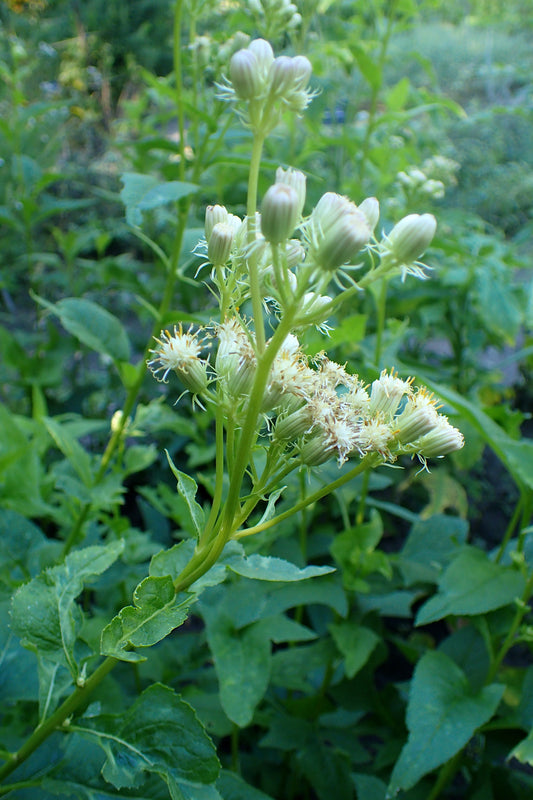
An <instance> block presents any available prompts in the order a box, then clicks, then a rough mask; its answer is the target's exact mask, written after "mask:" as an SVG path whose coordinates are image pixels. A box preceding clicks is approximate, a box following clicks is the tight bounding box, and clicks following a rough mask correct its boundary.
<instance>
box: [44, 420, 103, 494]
mask: <svg viewBox="0 0 533 800" xmlns="http://www.w3.org/2000/svg"><path fill="white" fill-rule="evenodd" d="M42 421H43V424H44V425H45V427H46V430H47V431H48V433H49V434H50V436H51V437H52V439H53V440H54V442H55V444H56V445H57V447H58V448H59V450H61V452H62V453H63V455H64V456H65V458H66V459H68V461H69V462H70V463H71V464H72V466H73V468H74V469H75V471H76V472H77V474H78V476H79V477H80V478H81V480H82V481H83V484H84V485H85V486H90V485H91V484H92V482H93V472H92V468H91V457H90V455H89V453H87V451H86V450H84V449H83V447H82V446H81V444H80V443H79V442H78V441H77V440H76V438H75V437H74V436H72V434H71V433H70V432H69V430H68V428H67V426H66V425H62V424H61V423H59V422H57V420H54V419H51V418H50V417H43V418H42Z"/></svg>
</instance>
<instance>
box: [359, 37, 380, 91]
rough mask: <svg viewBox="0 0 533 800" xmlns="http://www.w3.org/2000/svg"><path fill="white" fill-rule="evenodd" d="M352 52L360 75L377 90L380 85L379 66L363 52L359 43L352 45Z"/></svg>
mask: <svg viewBox="0 0 533 800" xmlns="http://www.w3.org/2000/svg"><path fill="white" fill-rule="evenodd" d="M352 53H353V55H354V58H355V60H356V61H357V66H358V67H359V71H360V72H361V75H362V76H363V78H364V79H365V80H366V82H367V83H368V84H369V86H370V87H371V89H374V90H377V89H379V87H380V86H381V80H382V74H381V69H380V67H379V66H378V65H377V64H376V63H375V62H374V61H373V60H372V58H371V57H370V56H369V55H367V53H365V51H364V50H363V48H362V47H361V46H360V45H354V46H353V47H352Z"/></svg>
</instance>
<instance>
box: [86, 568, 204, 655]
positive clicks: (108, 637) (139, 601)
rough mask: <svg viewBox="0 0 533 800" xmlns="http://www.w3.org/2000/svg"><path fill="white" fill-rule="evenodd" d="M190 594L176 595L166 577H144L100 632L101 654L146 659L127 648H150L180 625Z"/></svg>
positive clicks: (187, 611) (185, 616)
mask: <svg viewBox="0 0 533 800" xmlns="http://www.w3.org/2000/svg"><path fill="white" fill-rule="evenodd" d="M193 601H194V596H193V595H190V594H183V593H181V594H178V595H176V592H175V589H174V584H173V582H172V578H170V576H168V575H166V576H162V577H148V578H145V579H144V580H143V581H141V583H139V585H138V586H137V588H136V589H135V591H134V593H133V602H134V605H133V606H126V607H125V608H123V609H122V610H121V611H120V612H119V613H118V614H117V616H116V617H114V618H113V619H112V620H111V622H110V623H109V625H106V627H105V628H104V630H103V631H102V640H101V652H102V655H106V656H113V657H114V658H119V659H121V660H122V661H146V657H145V656H143V655H141V654H140V653H136V652H135V651H132V650H129V649H128V648H130V647H150V646H151V645H153V644H156V643H157V642H160V641H161V639H164V638H165V636H168V634H169V633H170V632H171V631H173V630H174V629H175V628H178V627H179V626H180V625H182V624H183V623H184V622H185V620H186V619H187V616H188V613H189V606H190V605H191V603H192V602H193Z"/></svg>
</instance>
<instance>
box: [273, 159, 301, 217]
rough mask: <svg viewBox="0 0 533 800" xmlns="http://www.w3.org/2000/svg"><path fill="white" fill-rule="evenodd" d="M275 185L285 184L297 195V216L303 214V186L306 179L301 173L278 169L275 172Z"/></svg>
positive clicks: (293, 170)
mask: <svg viewBox="0 0 533 800" xmlns="http://www.w3.org/2000/svg"><path fill="white" fill-rule="evenodd" d="M276 183H286V184H287V186H292V188H293V189H294V190H295V191H296V194H297V195H298V215H299V216H300V215H301V214H302V212H303V209H304V205H305V185H306V177H305V175H304V174H303V172H300V171H299V170H297V169H291V168H289V169H287V170H285V169H282V167H278V168H277V170H276Z"/></svg>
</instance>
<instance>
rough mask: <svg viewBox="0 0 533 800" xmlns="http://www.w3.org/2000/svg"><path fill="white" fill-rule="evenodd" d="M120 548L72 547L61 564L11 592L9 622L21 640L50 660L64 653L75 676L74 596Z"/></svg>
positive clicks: (119, 545) (78, 623)
mask: <svg viewBox="0 0 533 800" xmlns="http://www.w3.org/2000/svg"><path fill="white" fill-rule="evenodd" d="M123 549H124V543H123V542H122V541H119V542H110V543H109V544H107V545H102V546H99V545H95V546H93V547H85V548H84V549H82V550H76V551H75V552H74V553H70V554H69V555H68V556H67V557H66V559H65V561H64V563H63V564H61V565H59V566H57V567H53V568H51V569H48V570H45V572H43V573H41V574H40V575H38V576H37V577H36V578H34V579H33V580H32V581H30V582H29V583H26V584H24V585H23V586H21V587H20V589H18V590H17V592H16V593H15V595H14V596H13V602H12V606H11V626H12V628H13V630H14V631H15V633H17V635H18V636H20V638H21V639H22V643H23V644H24V645H25V646H26V647H29V648H30V649H33V650H36V651H39V652H40V654H41V655H43V656H46V657H47V658H48V659H50V660H52V661H53V660H57V661H61V662H62V661H63V657H64V658H65V659H66V663H67V664H68V667H69V669H70V671H71V674H72V675H73V677H74V678H77V677H78V669H77V665H76V660H75V657H74V643H75V641H76V637H77V635H78V633H79V630H80V627H81V621H82V614H81V610H80V608H79V606H78V605H77V604H76V603H75V600H76V597H77V596H78V595H79V594H80V592H81V591H82V590H83V588H84V586H86V585H87V583H89V582H90V580H91V579H92V578H94V577H95V576H98V575H101V574H102V572H104V571H105V570H106V569H108V568H109V567H110V566H111V564H113V562H114V561H116V559H117V558H118V557H119V555H120V554H121V552H122V550H123Z"/></svg>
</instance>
